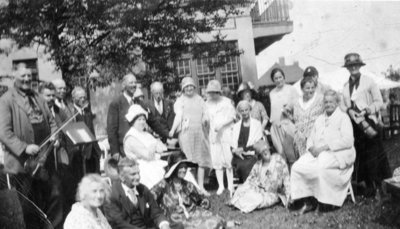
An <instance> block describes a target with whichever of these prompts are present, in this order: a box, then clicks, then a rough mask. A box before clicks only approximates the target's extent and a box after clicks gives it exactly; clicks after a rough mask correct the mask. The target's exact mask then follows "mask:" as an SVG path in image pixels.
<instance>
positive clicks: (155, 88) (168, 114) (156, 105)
mask: <svg viewBox="0 0 400 229" xmlns="http://www.w3.org/2000/svg"><path fill="white" fill-rule="evenodd" d="M150 91H151V96H152V98H151V99H150V101H149V102H148V105H149V109H150V112H151V113H153V114H155V116H156V117H157V118H158V119H159V120H160V122H161V123H162V124H163V125H166V126H168V129H171V127H172V123H173V122H174V118H175V113H174V104H173V103H172V102H171V101H169V100H167V99H164V87H163V85H162V83H161V82H158V81H156V82H154V83H152V84H151V85H150Z"/></svg>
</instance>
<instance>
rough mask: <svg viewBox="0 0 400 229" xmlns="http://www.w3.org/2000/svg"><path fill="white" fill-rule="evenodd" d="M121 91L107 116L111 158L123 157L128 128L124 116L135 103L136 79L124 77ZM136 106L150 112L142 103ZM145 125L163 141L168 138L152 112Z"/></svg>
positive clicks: (130, 75)
mask: <svg viewBox="0 0 400 229" xmlns="http://www.w3.org/2000/svg"><path fill="white" fill-rule="evenodd" d="M122 90H123V92H122V94H121V95H120V96H118V97H117V98H115V99H114V100H113V101H112V102H111V104H110V107H109V108H108V115H107V135H108V142H109V143H110V151H111V154H112V155H113V156H114V155H118V156H117V157H119V156H122V157H125V153H124V150H123V140H124V137H125V134H126V132H128V130H129V128H130V125H129V123H128V120H127V119H126V118H125V115H126V114H127V113H128V109H129V107H130V106H131V105H132V104H134V103H135V102H134V99H133V95H134V94H135V91H136V77H135V76H134V75H133V74H128V75H125V76H124V78H123V79H122ZM138 104H139V105H141V106H142V107H143V109H145V110H146V111H150V109H149V108H148V107H147V106H146V105H145V104H143V103H142V102H138ZM147 124H148V125H149V126H150V128H151V129H152V130H153V131H155V132H156V133H157V134H158V135H159V136H160V137H161V138H162V139H164V140H165V139H167V138H168V133H169V131H168V126H167V125H165V124H162V123H161V122H160V120H159V119H158V117H157V116H156V115H155V114H154V113H153V112H149V116H148V119H147Z"/></svg>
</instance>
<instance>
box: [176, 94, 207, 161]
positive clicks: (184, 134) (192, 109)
mask: <svg viewBox="0 0 400 229" xmlns="http://www.w3.org/2000/svg"><path fill="white" fill-rule="evenodd" d="M204 109H205V103H204V100H203V98H202V97H201V96H199V95H197V94H196V95H194V96H193V97H187V96H185V95H182V96H180V97H179V98H178V99H177V100H176V102H175V104H174V111H175V113H176V116H178V117H180V132H179V137H178V140H179V145H180V147H181V149H182V151H183V153H184V154H185V155H186V158H187V159H188V160H189V161H191V162H193V163H196V164H198V165H199V166H200V167H211V157H210V153H209V146H208V139H207V138H206V135H205V133H204V129H203V125H202V119H203V115H204Z"/></svg>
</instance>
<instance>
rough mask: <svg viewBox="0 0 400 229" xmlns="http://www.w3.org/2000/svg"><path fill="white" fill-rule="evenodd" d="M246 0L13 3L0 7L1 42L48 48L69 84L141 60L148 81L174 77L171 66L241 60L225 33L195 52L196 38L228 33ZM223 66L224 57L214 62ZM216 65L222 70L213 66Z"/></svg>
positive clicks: (122, 70) (117, 74) (128, 67)
mask: <svg viewBox="0 0 400 229" xmlns="http://www.w3.org/2000/svg"><path fill="white" fill-rule="evenodd" d="M245 4H248V2H247V1H246V0H218V1H216V0H9V1H8V2H7V3H5V4H0V38H4V37H6V38H11V39H13V40H14V41H15V42H16V44H17V45H18V46H19V47H22V46H30V45H32V44H35V43H36V44H39V45H42V46H44V47H45V48H46V49H45V51H46V52H48V53H49V54H50V59H51V60H53V61H54V62H55V64H56V66H57V67H58V68H59V69H60V70H61V72H62V76H63V78H64V79H65V80H67V81H71V80H72V79H73V78H74V77H77V76H87V75H88V74H89V72H91V71H92V70H93V69H94V68H96V70H97V71H99V72H101V74H102V75H103V76H105V77H108V78H110V79H113V78H115V77H120V76H121V75H123V74H125V73H126V72H129V71H132V68H133V67H134V66H135V65H136V64H137V62H138V58H137V55H135V54H134V52H133V51H132V50H134V49H135V47H137V46H139V47H141V48H142V50H143V55H142V58H143V60H144V61H145V62H146V63H148V66H151V69H153V71H152V72H151V73H149V72H147V74H145V75H144V76H143V80H146V79H147V81H151V80H153V79H154V78H163V77H164V78H163V80H165V77H167V76H170V75H171V74H172V73H173V71H172V66H170V64H168V63H171V62H172V61H174V60H176V59H178V58H179V57H180V56H181V55H182V54H183V53H185V52H188V50H189V49H190V51H191V52H192V53H194V55H195V56H199V55H214V56H218V55H219V56H221V55H240V50H237V47H235V46H232V45H230V44H229V43H227V42H225V41H224V37H223V36H222V35H221V34H217V35H216V36H215V41H214V42H210V43H208V44H206V45H196V34H198V33H208V32H211V31H213V30H214V29H216V28H221V27H224V25H225V23H226V21H227V19H228V18H229V17H232V16H235V15H238V14H241V10H240V7H238V6H244V5H245ZM217 59H218V61H217V62H220V63H221V62H223V59H224V58H217ZM214 64H218V63H214Z"/></svg>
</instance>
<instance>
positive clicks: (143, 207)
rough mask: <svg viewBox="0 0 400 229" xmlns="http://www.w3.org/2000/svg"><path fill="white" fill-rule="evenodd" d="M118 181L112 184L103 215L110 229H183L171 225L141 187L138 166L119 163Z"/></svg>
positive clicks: (127, 159) (133, 162)
mask: <svg viewBox="0 0 400 229" xmlns="http://www.w3.org/2000/svg"><path fill="white" fill-rule="evenodd" d="M118 174H119V177H120V180H114V181H113V183H112V190H111V196H110V201H109V202H108V203H106V204H105V205H104V211H105V215H106V217H107V220H108V222H109V223H110V225H111V226H112V228H113V229H128V228H132V229H133V228H135V229H145V228H160V229H168V228H183V226H182V224H178V225H171V227H170V223H169V222H168V221H167V219H166V217H165V216H164V215H163V211H162V210H161V209H160V207H159V206H158V205H157V202H156V201H155V200H154V197H153V195H152V193H151V192H150V190H149V189H148V188H147V187H146V186H144V185H143V184H141V183H140V171H139V164H138V163H137V162H136V161H135V160H133V159H129V158H123V159H121V160H120V161H119V163H118Z"/></svg>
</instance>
